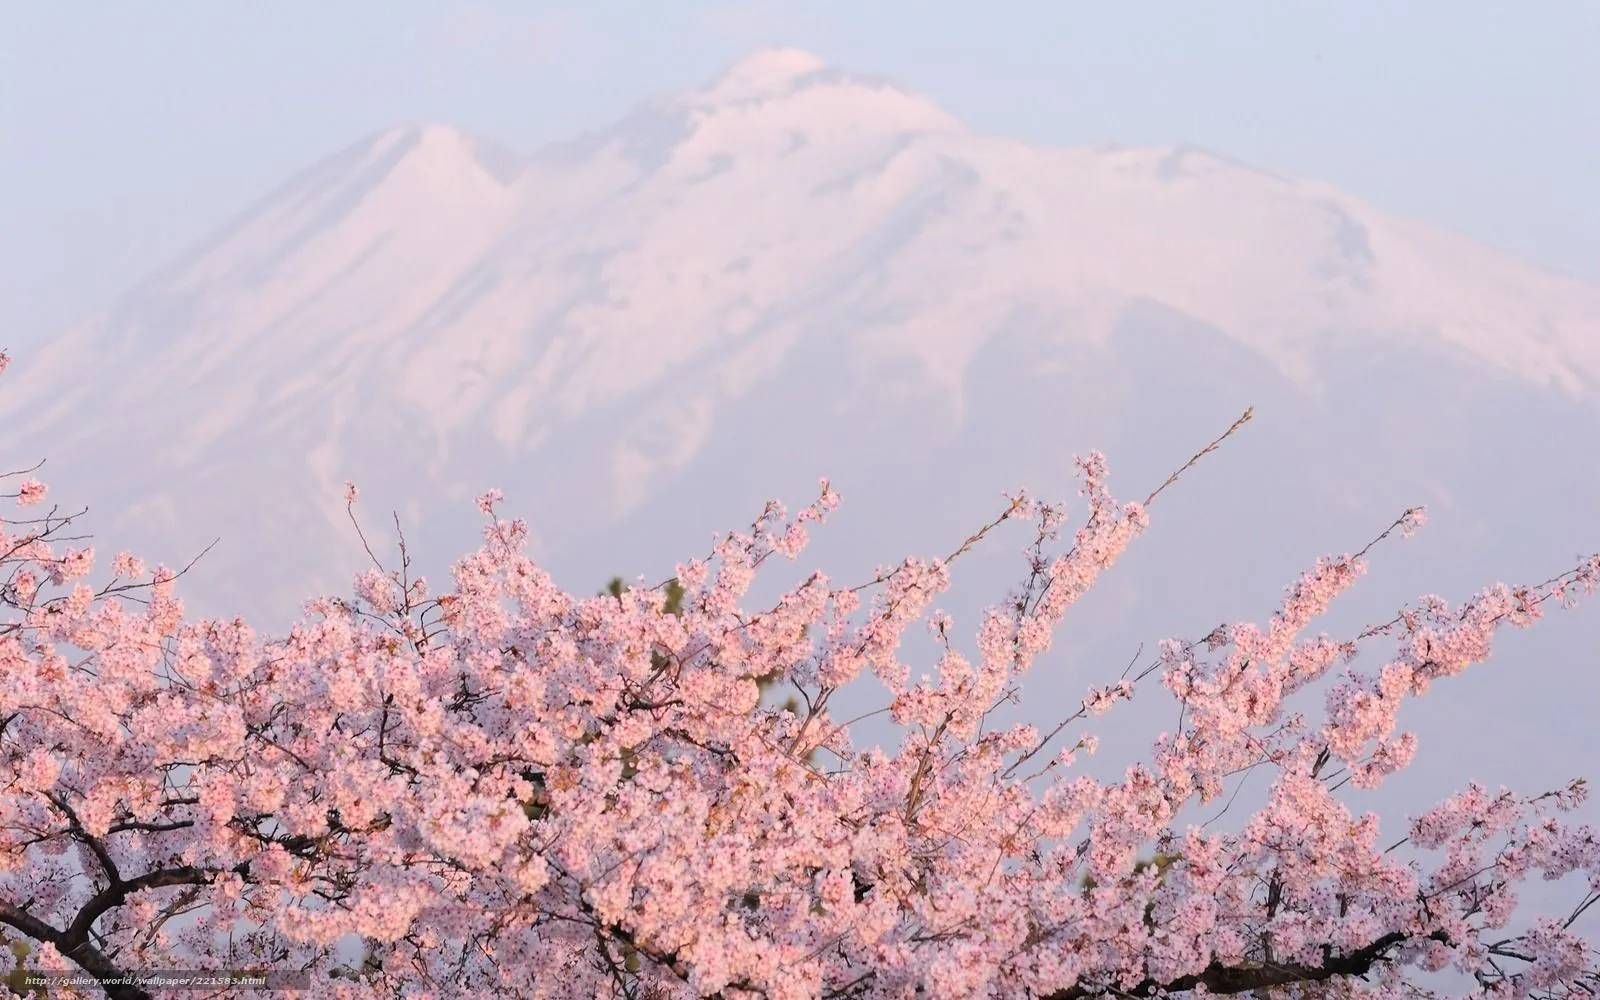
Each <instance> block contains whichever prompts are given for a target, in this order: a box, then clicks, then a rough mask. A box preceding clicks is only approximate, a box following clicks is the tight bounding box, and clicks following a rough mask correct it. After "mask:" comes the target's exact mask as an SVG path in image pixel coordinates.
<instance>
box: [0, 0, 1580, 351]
mask: <svg viewBox="0 0 1600 1000" xmlns="http://www.w3.org/2000/svg"><path fill="white" fill-rule="evenodd" d="M770 43H782V44H790V45H798V46H801V47H804V48H807V49H810V50H812V51H814V52H816V53H818V54H819V55H822V56H823V57H825V58H827V59H829V60H830V61H832V62H835V63H837V64H839V65H842V66H844V67H846V68H849V69H854V70H859V71H863V72H868V73H873V74H877V75H882V76H887V77H890V78H892V79H895V80H897V81H898V82H901V83H903V84H905V85H907V86H909V87H912V88H914V89H916V90H919V91H922V92H923V93H926V94H928V95H929V96H931V97H933V98H934V99H935V100H937V101H938V102H940V103H941V104H943V105H944V106H945V107H946V108H948V109H949V110H951V111H953V112H954V113H956V114H958V115H959V116H961V117H962V118H964V119H965V120H966V121H967V122H968V123H969V124H970V125H972V126H973V127H975V128H978V129H981V130H984V131H990V132H999V133H1004V134H1008V135H1012V136H1015V137H1018V138H1021V139H1024V140H1027V141H1029V142H1033V143H1036V144H1041V145H1077V144H1086V143H1104V142H1115V143H1123V144H1141V143H1171V142H1177V141H1187V142H1192V143H1195V144H1197V145H1201V146H1205V147H1207V148H1209V149H1212V150H1215V151H1217V152H1220V153H1225V154H1228V155H1230V156H1233V157H1235V158H1238V159H1241V160H1244V161H1247V162H1250V163H1253V164H1256V165H1259V166H1263V167H1268V168H1273V169H1277V170H1282V171H1287V172H1292V173H1298V174H1303V175H1309V176H1314V177H1319V178H1322V179H1325V180H1328V181H1331V182H1334V183H1336V184H1338V185H1340V186H1342V187H1344V188H1346V189H1348V190H1351V191H1353V192H1355V193H1357V194H1359V195H1362V196H1364V197H1367V198H1369V199H1371V200H1373V201H1375V202H1377V203H1379V204H1381V205H1384V206H1386V207H1389V208H1392V209H1395V210H1398V211H1401V212H1405V213H1408V214H1411V215H1415V216H1419V217H1422V218H1425V219H1428V220H1430V221H1433V222H1437V223H1440V224H1443V225H1445V226H1448V227H1450V228H1452V229H1455V230H1458V231H1460V232H1464V233H1466V234H1468V235H1471V236H1474V237H1476V238H1478V239H1481V240H1483V241H1485V242H1488V243H1491V244H1495V245H1498V246H1502V247H1505V248H1508V249H1511V250H1513V251H1515V252H1517V253H1519V254H1522V255H1523V256H1525V257H1528V258H1531V259H1533V260H1536V261H1539V262H1541V263H1544V264H1546V265H1549V266H1552V267H1556V268H1560V269H1563V270H1568V271H1574V272H1579V273H1582V274H1585V275H1587V276H1590V277H1597V278H1600V197H1597V196H1596V191H1595V181H1596V179H1597V178H1600V58H1597V54H1600V4H1596V3H1594V2H1593V0H1538V2H1530V3H1522V4H1514V3H1507V2H1504V0H1498V2H1491V0H1473V2H1467V0H1449V2H1434V0H1430V2H1421V0H1413V2H1408V3H1405V4H1387V3H1377V2H1359V3H1334V2H1331V0H1329V2H1324V3H1303V2H1282V0H1279V2H1269V0H1251V2H1244V0H1230V2H1213V3H1205V4H1199V3H1178V2H1170V3H1113V2H1109V0H1103V2H1097V3H1074V2H1065V0H1054V2H1020V0H1019V2H1002V0H985V2H983V3H978V2H976V0H959V2H937V0H915V2H891V0H877V2H872V0H850V2H845V0H840V2H809V3H808V2H798V0H796V2H787V3H785V2H766V3H763V2H752V3H722V2H691V0H682V2H666V0H631V2H604V0H587V2H582V3H576V2H575V3H556V2H524V3H509V2H505V3H488V2H477V3H468V2H462V3H446V2H423V0H389V2H377V0H368V2H357V0H343V2H339V3H332V4H330V3H324V2H290V0H276V2H273V3H243V2H229V3H216V2H208V3H200V2H181V0H159V2H133V0H123V2H118V3H114V4H113V3H89V2H53V0H50V2H47V0H37V2H22V0H0V233H3V234H4V239H3V241H0V343H9V344H10V345H12V346H20V345H23V344H26V343H27V342H29V341H31V340H34V339H35V338H37V337H39V336H41V335H44V334H47V333H49V332H52V331H53V330H55V329H56V328H58V327H60V326H62V325H65V324H67V323H70V322H72V321H73V320H75V319H77V318H80V317H81V316H83V315H85V314H86V313H88V312H89V311H91V310H92V309H94V308H95V307H97V306H99V305H101V304H103V303H104V302H105V301H106V300H108V299H109V298H110V297H111V296H113V295H114V294H116V293H117V292H118V291H120V290H122V289H124V288H126V287H128V286H129V285H131V284H133V283H134V282H136V281H137V280H138V279H139V278H140V276H141V275H142V274H144V273H145V272H147V271H149V270H151V269H153V268H154V267H155V266H156V265H158V264H159V263H161V262H162V261H163V260H165V259H167V258H168V257H170V256H172V255H173V254H175V253H177V252H178V251H180V250H182V249H183V248H184V247H185V246H186V245H188V244H189V243H191V242H194V241H196V240H198V239H199V238H201V237H202V236H204V235H205V234H206V233H207V232H209V231H210V230H212V229H213V228H215V227H217V226H219V225H220V224H221V223H223V222H224V221H226V220H227V219H228V218H229V217H231V216H232V215H234V214H235V213H237V212H238V211H240V210H242V209H243V208H245V207H246V206H247V205H248V204H249V203H251V202H252V201H254V200H255V199H257V198H259V197H260V196H262V195H263V194H265V193H267V192H268V191H269V190H271V189H272V188H273V187H275V186H276V185H277V184H278V183H280V182H281V181H283V180H285V179H286V178H287V177H288V176H289V175H290V174H291V173H293V172H294V171H296V170H298V169H300V168H301V167H304V166H306V165H308V164H310V163H312V162H314V161H316V160H317V159H319V158H320V157H322V156H325V155H327V154H329V153H332V152H334V151H336V150H338V149H339V148H341V147H343V146H345V145H347V144H349V143H351V142H354V141H356V140H358V139H360V138H362V137H363V136H365V135H367V134H370V133H372V132H375V131H377V130H379V129H382V128H385V127H387V126H390V125H393V124H397V123H402V122H408V121H416V120H437V121H445V122H449V123H451V124H454V125H457V126H460V127H462V128H465V129H467V130H469V131H474V132H477V133H479V134H482V135H484V136H486V137H488V138H491V139H495V140H498V141H500V142H502V143H504V144H506V145H509V146H512V147H514V148H520V149H524V150H527V149H532V148H534V147H536V146H538V145H540V144H542V143H544V142H547V141H550V140H556V139H562V138H567V137H570V136H572V135H574V134H576V133H578V132H581V131H583V130H585V129H589V128H597V127H600V126H603V125H605V124H607V123H608V122H609V121H610V120H612V119H614V118H616V117H619V116H620V115H622V114H623V113H624V112H625V111H627V110H628V109H629V108H630V107H631V106H632V105H634V104H635V103H636V102H638V101H639V100H641V99H643V98H645V97H648V96H650V95H652V94H655V93H658V92H661V91H663V90H671V89H679V88H684V87H688V86H693V85H695V84H698V83H700V82H702V81H704V80H706V79H708V78H710V77H712V76H714V75H715V74H716V73H717V72H718V71H719V70H720V69H721V68H723V67H724V66H725V65H726V64H727V63H729V62H731V61H732V60H734V59H735V58H737V57H738V56H739V55H741V54H743V53H744V52H746V51H748V50H749V49H751V48H754V47H756V46H758V45H762V44H770Z"/></svg>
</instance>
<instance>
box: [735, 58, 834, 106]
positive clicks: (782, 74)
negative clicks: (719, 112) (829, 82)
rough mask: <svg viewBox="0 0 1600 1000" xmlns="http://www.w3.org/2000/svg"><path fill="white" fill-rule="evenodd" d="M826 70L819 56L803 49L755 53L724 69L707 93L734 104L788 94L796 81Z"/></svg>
mask: <svg viewBox="0 0 1600 1000" xmlns="http://www.w3.org/2000/svg"><path fill="white" fill-rule="evenodd" d="M828 68H829V67H828V63H827V62H826V61H825V60H823V59H822V58H821V57H820V56H817V55H814V54H812V53H810V52H807V51H805V50H804V49H796V48H788V47H783V46H776V47H772V48H763V49H757V50H755V51H754V52H751V53H750V54H749V55H746V56H745V57H744V58H742V59H740V60H739V61H738V62H736V63H734V64H733V65H732V66H730V67H728V69H727V70H726V71H725V72H724V73H723V74H722V75H721V76H720V77H718V78H717V80H716V82H714V83H713V84H712V85H711V87H710V88H709V93H711V94H714V95H716V96H717V97H723V98H732V99H734V100H739V99H750V98H761V97H767V96H770V95H773V94H779V93H783V92H785V91H788V90H790V89H791V88H792V87H793V86H794V83H795V81H797V80H799V79H800V78H802V77H805V76H809V75H811V74H812V73H818V72H821V71H823V70H826V69H828Z"/></svg>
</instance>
